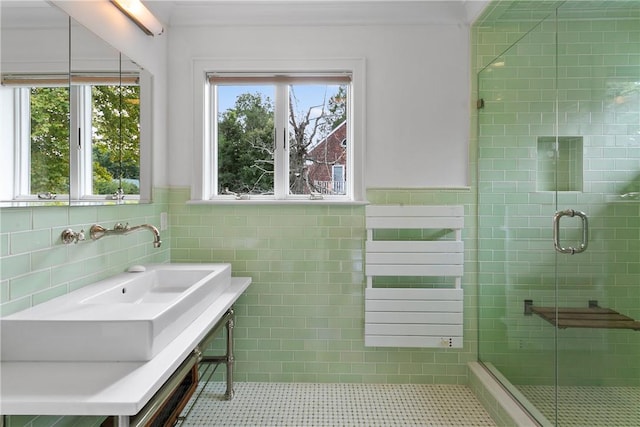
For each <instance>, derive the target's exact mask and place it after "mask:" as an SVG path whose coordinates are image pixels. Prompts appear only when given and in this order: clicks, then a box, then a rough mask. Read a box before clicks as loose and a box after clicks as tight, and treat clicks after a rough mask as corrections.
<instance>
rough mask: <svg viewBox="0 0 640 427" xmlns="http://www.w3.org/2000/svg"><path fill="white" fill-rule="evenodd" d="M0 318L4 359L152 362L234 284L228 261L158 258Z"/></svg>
mask: <svg viewBox="0 0 640 427" xmlns="http://www.w3.org/2000/svg"><path fill="white" fill-rule="evenodd" d="M145 269H146V271H143V272H133V273H122V274H118V275H116V276H114V277H110V278H108V279H105V280H101V281H99V282H96V283H93V284H91V285H88V286H85V287H83V288H81V289H78V290H76V291H74V292H71V293H69V294H66V295H63V296H61V297H58V298H55V299H53V300H50V301H47V302H45V303H43V304H39V305H36V306H34V307H32V308H30V309H27V310H24V311H21V312H18V313H15V314H12V315H9V316H6V317H3V318H1V319H0V328H1V330H0V336H1V337H2V346H1V348H0V358H1V359H2V361H23V362H24V361H78V362H83V361H86V362H98V361H127V362H133V361H140V362H144V361H148V360H151V359H152V358H153V357H154V356H155V355H156V354H158V353H159V352H160V351H161V350H162V349H163V348H164V347H165V346H166V345H167V344H168V343H170V342H171V341H172V340H173V339H174V338H176V337H177V336H178V335H179V334H180V333H181V332H182V330H184V328H185V327H186V326H188V325H189V324H190V323H191V322H193V321H194V320H195V319H196V318H197V317H198V316H199V315H200V314H201V313H202V312H203V311H204V310H205V308H206V307H207V306H209V305H210V304H211V303H212V302H213V301H214V300H215V298H216V297H217V296H219V295H220V294H221V293H223V292H224V291H225V289H226V288H228V287H229V285H230V284H231V265H230V264H156V265H147V266H145Z"/></svg>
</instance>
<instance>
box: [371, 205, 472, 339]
mask: <svg viewBox="0 0 640 427" xmlns="http://www.w3.org/2000/svg"><path fill="white" fill-rule="evenodd" d="M463 227H464V207H463V206H396V205H382V206H380V205H379V206H376V205H370V206H367V207H366V228H367V241H366V248H365V252H366V253H365V255H366V259H365V274H366V277H367V288H366V290H365V346H368V347H452V348H460V347H462V344H463V343H462V331H463V313H462V311H463V290H462V286H461V282H462V276H463V271H464V243H463V242H462V228H463ZM375 230H389V231H390V230H398V231H397V233H395V234H397V235H398V236H401V235H402V234H403V231H402V230H405V233H407V231H406V230H445V231H447V230H452V231H453V234H454V238H453V240H451V239H449V240H444V239H437V240H429V239H423V240H401V239H400V237H398V239H397V240H380V239H376V233H375ZM440 234H442V233H440ZM450 234H451V233H450ZM375 276H388V277H397V276H413V277H421V276H422V277H423V276H433V277H447V278H453V284H452V285H451V286H447V287H437V288H434V287H428V288H426V287H420V286H419V285H416V286H412V287H403V288H399V287H374V286H373V285H374V283H373V282H374V280H373V278H374V277H375Z"/></svg>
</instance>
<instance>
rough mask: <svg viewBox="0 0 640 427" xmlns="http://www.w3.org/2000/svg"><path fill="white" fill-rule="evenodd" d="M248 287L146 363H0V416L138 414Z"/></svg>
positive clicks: (229, 294)
mask: <svg viewBox="0 0 640 427" xmlns="http://www.w3.org/2000/svg"><path fill="white" fill-rule="evenodd" d="M249 284H251V278H249V277H234V278H232V279H231V286H229V288H227V290H225V291H224V293H222V294H221V295H220V296H219V297H218V298H217V299H216V300H215V302H214V303H213V304H211V305H210V306H209V307H208V308H207V309H206V310H205V311H204V312H203V313H202V314H201V315H200V316H199V317H198V318H196V320H194V321H193V323H191V324H190V325H189V326H188V327H187V328H186V329H185V330H184V332H183V333H182V334H180V335H179V336H178V337H177V338H176V339H175V340H173V341H172V342H171V343H169V345H167V347H165V349H164V350H162V351H161V352H160V353H159V354H158V355H157V356H156V357H154V358H153V359H151V360H150V361H148V362H82V363H70V362H1V363H0V414H2V415H135V414H137V413H138V412H139V411H140V410H141V409H142V408H143V407H144V405H145V404H146V403H147V402H148V401H149V400H150V399H151V398H152V397H153V395H154V394H155V393H156V392H157V391H158V390H159V389H160V387H161V386H162V385H163V384H164V383H165V382H166V381H167V380H168V379H169V377H170V376H171V374H173V372H174V371H175V370H176V369H177V368H178V367H179V366H180V364H181V363H182V362H183V361H184V360H185V359H186V358H187V356H189V354H190V353H191V351H192V350H193V349H194V348H195V347H196V346H197V345H198V343H199V342H200V341H201V340H202V339H203V338H204V337H205V336H206V334H207V332H209V330H211V328H212V327H213V326H215V324H216V323H217V322H218V321H219V320H220V319H221V318H222V316H224V314H225V313H226V311H227V310H228V309H229V308H230V307H231V306H232V305H233V303H234V302H235V301H236V300H237V299H238V297H239V296H240V295H242V293H243V292H244V291H245V290H246V289H247V287H248V286H249ZM42 351H46V348H45V349H42Z"/></svg>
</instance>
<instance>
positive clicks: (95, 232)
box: [89, 223, 162, 248]
mask: <svg viewBox="0 0 640 427" xmlns="http://www.w3.org/2000/svg"><path fill="white" fill-rule="evenodd" d="M143 228H145V229H147V230H149V231H151V232H152V233H153V247H154V248H159V247H160V245H161V244H162V241H161V240H160V232H159V231H158V229H157V228H156V227H154V226H153V225H151V224H142V225H136V226H135V227H130V226H129V224H125V225H122V224H121V223H117V224H116V225H114V226H113V229H112V230H107V229H106V228H104V227H103V226H101V225H98V224H93V225H92V226H91V228H90V229H89V235H90V236H91V239H92V240H98V239H101V238H103V237H104V236H108V235H110V234H129V233H133V232H134V231H138V230H142V229H143Z"/></svg>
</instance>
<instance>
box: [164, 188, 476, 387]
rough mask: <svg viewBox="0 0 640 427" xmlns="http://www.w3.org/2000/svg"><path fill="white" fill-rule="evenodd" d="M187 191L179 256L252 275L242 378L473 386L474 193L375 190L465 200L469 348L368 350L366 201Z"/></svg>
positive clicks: (432, 200) (181, 196) (175, 202)
mask: <svg viewBox="0 0 640 427" xmlns="http://www.w3.org/2000/svg"><path fill="white" fill-rule="evenodd" d="M188 197H189V191H188V189H183V190H180V189H174V190H172V192H171V196H170V209H169V210H170V212H171V216H170V223H171V228H172V236H173V239H172V248H171V259H172V261H173V262H230V263H231V264H232V268H233V270H232V271H233V274H234V275H236V276H250V277H252V279H253V283H252V285H251V287H250V288H249V289H248V291H247V292H246V293H245V295H243V296H242V297H241V298H240V299H239V300H238V303H237V304H236V312H237V314H238V317H237V322H236V329H235V343H236V353H235V354H236V362H237V363H236V373H235V378H236V379H237V380H238V381H274V382H352V383H448V384H466V382H467V368H466V363H467V362H468V361H471V360H475V358H476V352H477V350H476V348H477V343H476V326H475V325H476V314H475V313H476V309H475V308H476V307H475V304H476V303H475V299H476V292H475V285H474V284H473V283H474V281H473V277H474V274H473V270H474V268H473V263H472V262H471V260H472V256H473V255H472V254H473V252H474V250H473V247H474V244H473V243H472V242H470V241H469V239H471V240H472V236H473V227H474V223H475V221H474V220H473V218H472V216H473V214H472V213H471V212H470V203H471V202H472V200H473V196H472V193H471V192H470V191H469V190H459V191H452V190H442V191H437V190H419V189H416V190H369V191H368V198H369V201H370V202H371V203H378V204H393V203H406V204H462V205H464V206H465V210H466V211H467V218H466V220H467V224H466V228H465V244H466V245H467V246H466V250H467V255H468V256H467V260H468V262H467V263H466V265H465V279H464V289H465V331H464V333H465V346H464V348H463V349H461V350H451V349H444V350H441V349H412V348H406V349H399V348H398V349H396V348H393V349H388V348H385V349H382V348H365V347H364V305H363V304H364V287H365V284H364V272H363V251H364V241H365V238H366V233H365V229H364V207H363V206H335V205H312V204H310V205H304V206H282V205H246V206H242V205H241V204H240V205H239V204H236V205H233V206H225V205H218V206H215V205H190V204H187V203H186V201H187V200H188ZM218 341H219V342H216V343H214V345H213V348H212V349H211V351H217V350H220V349H221V346H222V342H221V341H222V340H218Z"/></svg>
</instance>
